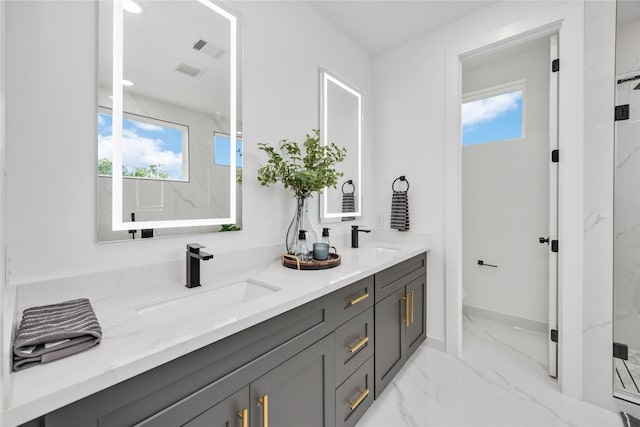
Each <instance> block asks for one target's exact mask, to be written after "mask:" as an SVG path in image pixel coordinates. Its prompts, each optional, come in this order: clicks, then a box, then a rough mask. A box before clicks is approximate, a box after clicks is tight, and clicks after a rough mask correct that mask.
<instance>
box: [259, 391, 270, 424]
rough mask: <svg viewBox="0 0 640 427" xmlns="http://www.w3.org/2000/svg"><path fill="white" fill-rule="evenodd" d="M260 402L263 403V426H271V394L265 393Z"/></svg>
mask: <svg viewBox="0 0 640 427" xmlns="http://www.w3.org/2000/svg"><path fill="white" fill-rule="evenodd" d="M258 403H260V404H261V405H262V427H269V396H268V395H266V394H265V395H264V396H262V399H258Z"/></svg>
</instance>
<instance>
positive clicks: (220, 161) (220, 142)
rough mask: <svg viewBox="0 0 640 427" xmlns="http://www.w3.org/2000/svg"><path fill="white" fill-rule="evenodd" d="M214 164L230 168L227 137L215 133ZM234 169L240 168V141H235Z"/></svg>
mask: <svg viewBox="0 0 640 427" xmlns="http://www.w3.org/2000/svg"><path fill="white" fill-rule="evenodd" d="M213 139H214V144H213V145H214V148H215V152H214V154H213V156H214V164H216V165H220V166H231V157H230V156H229V137H228V136H227V135H223V134H219V133H216V134H215V135H214V138H213ZM236 167H238V168H241V167H242V140H240V139H236Z"/></svg>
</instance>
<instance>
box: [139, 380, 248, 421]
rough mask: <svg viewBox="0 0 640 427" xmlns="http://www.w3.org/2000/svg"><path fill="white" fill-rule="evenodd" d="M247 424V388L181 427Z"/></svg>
mask: <svg viewBox="0 0 640 427" xmlns="http://www.w3.org/2000/svg"><path fill="white" fill-rule="evenodd" d="M245 418H246V420H247V421H246V422H245V421H244V420H245ZM248 422H249V387H244V388H242V390H239V391H237V392H235V393H234V394H232V395H231V396H229V397H227V398H226V399H224V400H223V401H222V402H220V403H218V404H217V405H215V406H213V407H212V408H209V409H207V410H206V411H204V412H203V413H202V414H200V415H198V416H197V417H195V418H194V419H192V420H191V421H189V422H187V423H186V424H183V426H182V427H244V426H245V425H248ZM165 425H167V424H165ZM168 425H171V424H168ZM136 427H137V426H136Z"/></svg>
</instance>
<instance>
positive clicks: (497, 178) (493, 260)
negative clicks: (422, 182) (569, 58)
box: [461, 34, 558, 377]
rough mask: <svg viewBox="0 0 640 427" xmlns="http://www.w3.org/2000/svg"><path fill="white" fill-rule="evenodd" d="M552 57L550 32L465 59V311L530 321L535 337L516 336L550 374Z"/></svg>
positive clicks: (553, 316) (524, 324) (518, 324)
mask: <svg viewBox="0 0 640 427" xmlns="http://www.w3.org/2000/svg"><path fill="white" fill-rule="evenodd" d="M555 58H557V35H556V34H552V35H547V36H544V37H539V38H536V39H534V40H530V41H527V42H523V43H519V44H517V45H515V46H510V47H507V48H503V49H500V50H497V51H492V52H489V53H483V54H477V55H473V56H470V57H468V58H464V59H463V60H462V61H461V69H462V78H461V83H462V84H461V94H462V99H461V124H462V132H461V143H462V155H461V206H462V209H461V223H462V227H461V228H462V233H461V237H462V245H461V248H462V251H461V252H462V254H461V264H462V266H461V267H462V307H463V313H464V314H465V315H466V316H465V317H466V319H465V320H467V321H472V320H471V319H472V317H471V316H473V318H478V317H480V318H483V319H489V320H491V321H497V322H500V323H502V324H507V325H510V326H512V327H514V328H517V329H518V330H525V331H526V333H523V336H525V337H529V338H528V339H530V340H532V342H529V343H520V342H519V340H520V338H518V339H516V342H517V344H513V345H514V346H524V348H523V351H526V352H528V353H529V354H530V355H531V357H533V358H535V359H537V360H538V361H539V364H540V365H542V366H545V367H546V369H547V370H548V373H549V375H550V376H552V377H556V375H557V344H556V342H554V341H553V340H552V339H551V338H552V333H550V331H551V330H555V331H556V332H555V333H556V334H557V326H556V323H557V302H556V301H557V259H556V258H557V253H556V252H554V251H553V249H557V188H558V183H557V176H558V175H557V163H554V162H553V160H554V159H553V158H552V152H553V151H554V150H555V149H557V103H558V100H557V95H558V91H557V73H556V72H554V71H553V69H552V66H551V64H552V61H553V59H555ZM555 160H557V159H555ZM554 242H555V243H554ZM489 325H490V323H488V324H485V326H486V327H489ZM476 326H477V325H476ZM500 329H501V327H498V330H500ZM547 338H549V339H547ZM463 346H464V343H463Z"/></svg>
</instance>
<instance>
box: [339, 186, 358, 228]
mask: <svg viewBox="0 0 640 427" xmlns="http://www.w3.org/2000/svg"><path fill="white" fill-rule="evenodd" d="M354 192H355V191H354ZM355 211H356V200H355V196H354V193H342V213H349V212H355ZM355 219H356V217H355V216H343V217H342V220H343V221H354V220H355Z"/></svg>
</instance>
